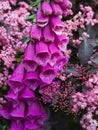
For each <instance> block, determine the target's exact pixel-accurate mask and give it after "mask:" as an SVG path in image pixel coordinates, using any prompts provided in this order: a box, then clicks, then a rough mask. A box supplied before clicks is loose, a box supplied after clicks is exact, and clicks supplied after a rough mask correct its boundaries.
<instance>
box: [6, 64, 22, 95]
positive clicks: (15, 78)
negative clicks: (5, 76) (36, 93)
mask: <svg viewBox="0 0 98 130" xmlns="http://www.w3.org/2000/svg"><path fill="white" fill-rule="evenodd" d="M23 78H24V65H23V63H21V64H20V65H19V66H18V67H17V68H16V69H15V71H14V73H13V74H12V76H11V78H10V79H9V80H8V81H7V83H8V85H10V86H11V88H12V89H13V90H14V92H15V93H17V92H18V91H20V90H21V89H22V88H23V85H22V81H23Z"/></svg>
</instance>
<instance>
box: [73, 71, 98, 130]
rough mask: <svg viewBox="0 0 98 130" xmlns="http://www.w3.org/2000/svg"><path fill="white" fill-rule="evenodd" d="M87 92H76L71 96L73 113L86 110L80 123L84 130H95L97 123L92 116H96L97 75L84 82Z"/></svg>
mask: <svg viewBox="0 0 98 130" xmlns="http://www.w3.org/2000/svg"><path fill="white" fill-rule="evenodd" d="M85 85H86V86H85V87H86V89H87V92H85V93H83V92H77V93H75V94H74V95H73V96H72V99H73V103H72V104H73V108H72V111H73V112H78V111H79V110H80V109H83V110H86V111H87V113H86V114H84V116H83V117H82V119H81V121H80V123H81V125H82V127H83V128H84V129H85V130H97V127H98V121H97V118H94V116H97V115H98V73H97V74H93V75H92V77H90V78H89V79H88V81H86V82H85Z"/></svg>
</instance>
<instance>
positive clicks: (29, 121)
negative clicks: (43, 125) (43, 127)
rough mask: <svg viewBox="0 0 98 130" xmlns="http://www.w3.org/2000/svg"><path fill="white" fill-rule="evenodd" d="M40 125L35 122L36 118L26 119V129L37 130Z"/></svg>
mask: <svg viewBox="0 0 98 130" xmlns="http://www.w3.org/2000/svg"><path fill="white" fill-rule="evenodd" d="M38 128H39V125H38V124H37V122H35V118H33V119H32V118H30V119H26V120H25V130H28V129H29V130H37V129H38Z"/></svg>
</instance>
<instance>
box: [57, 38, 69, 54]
mask: <svg viewBox="0 0 98 130" xmlns="http://www.w3.org/2000/svg"><path fill="white" fill-rule="evenodd" d="M56 43H58V47H59V49H60V50H61V51H63V52H65V51H66V49H67V45H68V43H69V38H68V37H66V36H65V35H58V36H57V38H56Z"/></svg>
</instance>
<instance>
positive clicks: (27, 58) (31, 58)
mask: <svg viewBox="0 0 98 130" xmlns="http://www.w3.org/2000/svg"><path fill="white" fill-rule="evenodd" d="M23 63H24V67H25V69H26V70H27V71H28V72H30V71H35V70H36V68H37V66H38V65H37V63H36V60H35V45H34V44H32V43H30V44H29V45H28V46H27V48H26V50H25V54H24V59H23Z"/></svg>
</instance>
